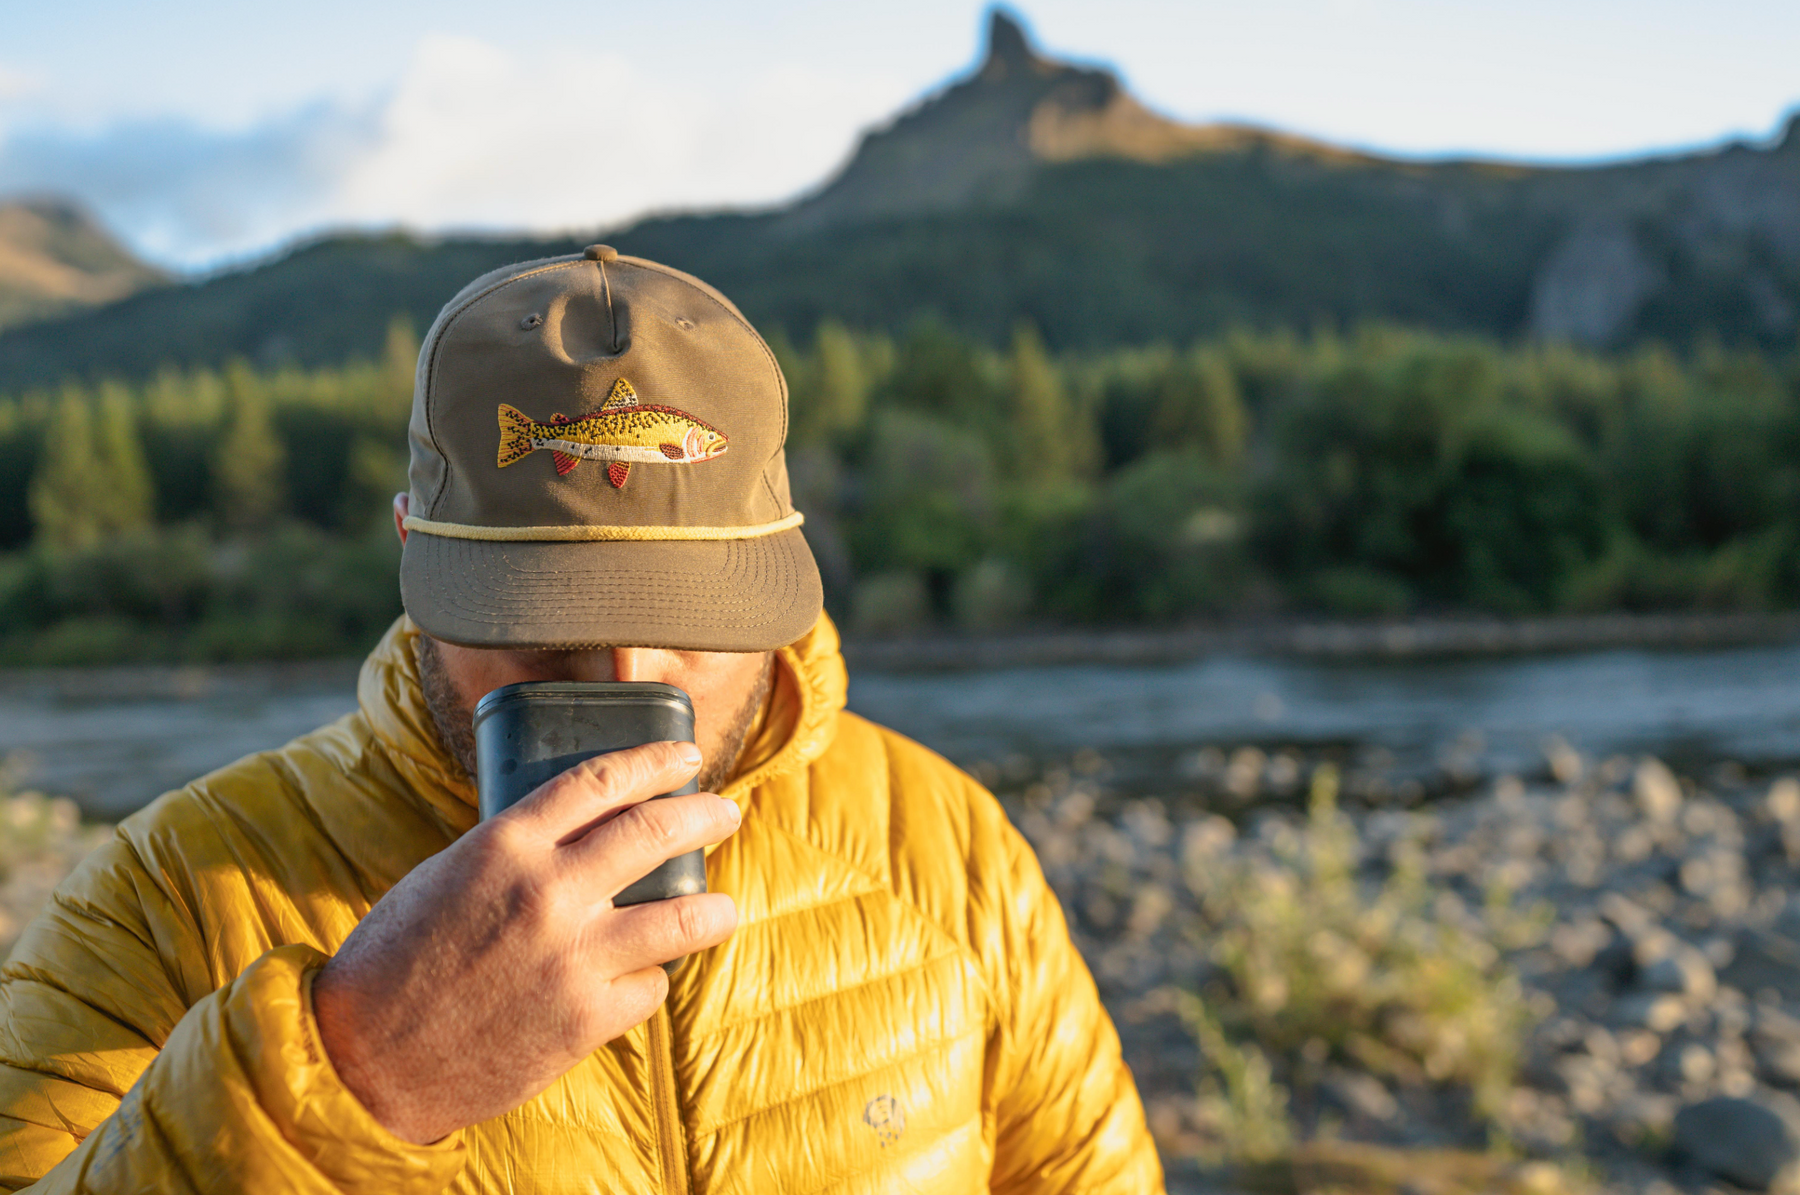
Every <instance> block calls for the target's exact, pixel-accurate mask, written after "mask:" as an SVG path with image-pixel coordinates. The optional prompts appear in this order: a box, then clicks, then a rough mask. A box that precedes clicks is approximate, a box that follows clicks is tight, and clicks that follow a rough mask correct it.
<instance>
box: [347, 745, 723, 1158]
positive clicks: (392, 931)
mask: <svg viewBox="0 0 1800 1195" xmlns="http://www.w3.org/2000/svg"><path fill="white" fill-rule="evenodd" d="M699 766H700V751H699V749H698V748H697V747H695V746H694V745H693V744H691V743H652V744H650V745H648V746H644V747H635V748H632V749H631V750H629V751H619V752H615V753H613V754H611V755H603V756H599V757H597V758H595V759H591V760H588V761H587V762H585V763H582V764H579V765H577V766H575V767H573V768H571V769H569V770H568V771H567V772H564V773H563V774H562V775H560V776H558V777H557V778H556V779H554V780H551V781H549V782H548V783H546V784H545V785H543V787H541V788H539V789H538V790H537V791H536V792H534V793H532V794H531V795H530V796H529V797H526V798H525V799H524V800H523V801H521V802H519V803H518V804H517V805H515V806H513V807H512V808H511V809H509V810H507V811H506V812H505V813H502V814H501V815H500V816H498V817H495V818H492V819H490V820H488V821H486V822H483V823H482V824H480V825H478V826H476V827H475V828H474V829H473V830H471V831H469V832H468V833H467V834H465V835H463V837H462V838H461V839H459V840H458V841H457V842H456V843H455V844H454V845H452V846H451V847H449V848H448V849H447V850H444V851H442V852H440V853H439V854H437V855H434V856H433V857H432V858H430V859H427V860H426V861H425V862H424V863H421V864H420V865H419V866H418V867H417V868H415V869H414V870H413V871H412V873H411V874H409V875H408V876H407V877H406V878H405V879H403V880H401V881H400V882H399V883H398V884H396V885H394V887H393V889H392V890H391V891H390V892H389V893H388V894H387V895H386V896H384V897H383V898H382V899H381V900H380V901H379V902H378V903H377V904H376V905H375V907H374V908H373V909H371V910H370V911H369V915H368V916H367V917H365V918H364V919H363V921H362V923H361V924H360V925H358V926H357V927H356V929H355V931H354V932H352V933H351V935H350V937H349V938H348V939H347V940H346V941H345V942H344V945H343V947H342V948H341V949H339V951H338V952H337V955H336V957H334V958H333V959H332V960H331V961H330V962H329V963H327V964H326V965H325V968H324V969H323V970H322V971H320V973H319V974H318V976H317V977H316V979H315V980H314V984H313V1007H314V1011H315V1013H316V1015H317V1017H318V1021H319V1032H320V1034H321V1035H322V1036H323V1038H324V1042H325V1051H326V1053H327V1054H328V1055H330V1057H331V1061H332V1065H333V1066H335V1067H336V1068H337V1071H338V1074H339V1075H340V1076H341V1077H342V1079H343V1081H344V1083H345V1084H346V1085H347V1086H348V1087H349V1088H350V1090H351V1092H352V1093H354V1094H355V1096H356V1097H357V1099H359V1100H361V1101H362V1103H363V1106H364V1107H366V1108H367V1109H368V1110H369V1111H370V1113H372V1114H373V1115H374V1116H375V1118H376V1119H377V1120H379V1121H380V1122H381V1123H382V1124H383V1125H385V1126H387V1128H388V1129H389V1130H391V1131H392V1132H393V1133H394V1134H395V1135H396V1136H399V1137H402V1138H405V1139H406V1140H408V1141H415V1142H418V1143H420V1144H424V1143H427V1142H431V1141H436V1140H439V1139H440V1138H442V1137H445V1136H447V1135H448V1134H450V1133H452V1132H454V1131H456V1130H457V1129H459V1128H462V1127H464V1126H465V1125H471V1124H475V1123H477V1122H478V1121H482V1120H487V1119H489V1118H490V1117H494V1116H499V1115H500V1114H502V1113H504V1112H509V1111H511V1110H512V1109H514V1108H516V1107H518V1106H519V1105H520V1104H522V1103H524V1102H525V1101H526V1100H528V1099H530V1098H531V1097H532V1096H534V1095H536V1094H537V1093H538V1092H540V1091H542V1090H543V1089H544V1088H546V1087H548V1086H549V1085H550V1084H551V1083H552V1082H554V1081H555V1080H556V1079H557V1078H558V1077H559V1076H560V1075H562V1074H564V1073H565V1072H567V1071H568V1070H569V1069H570V1068H571V1067H573V1066H574V1065H575V1064H576V1063H578V1062H580V1061H581V1060H582V1059H583V1058H585V1057H587V1056H588V1055H589V1054H591V1053H592V1052H593V1051H594V1050H596V1049H598V1048H599V1047H600V1046H602V1045H604V1044H605V1043H606V1042H608V1041H611V1040H612V1039H613V1038H615V1037H617V1036H619V1035H620V1034H622V1033H624V1032H626V1031H627V1030H629V1029H630V1028H632V1026H634V1025H637V1024H639V1023H640V1022H642V1021H643V1020H645V1019H646V1018H648V1017H649V1016H650V1015H651V1014H652V1013H653V1012H655V1011H656V1008H657V1006H658V1005H660V1004H661V1003H662V1001H663V998H664V997H665V996H666V995H667V994H668V990H669V981H668V977H667V976H666V975H665V974H664V973H663V970H662V967H661V966H660V965H659V964H661V963H664V962H667V961H668V960H670V959H674V958H680V957H681V956H682V955H685V954H692V953H694V952H695V951H698V950H704V949H706V948H707V947H709V946H714V945H717V944H718V943H719V942H722V941H724V940H725V939H726V938H727V937H729V936H730V935H731V931H732V930H733V929H735V928H736V926H737V906H736V905H735V904H734V903H733V902H732V900H731V898H730V897H729V896H725V895H723V894H722V893H706V894H703V895H700V896H683V897H677V898H675V899H673V900H659V901H652V902H650V903H648V904H641V905H632V906H630V907H627V908H622V909H621V908H614V907H613V904H612V898H613V897H614V895H616V894H617V893H618V892H619V891H620V890H621V889H623V888H625V887H626V886H627V885H629V884H630V883H632V882H633V881H634V880H637V879H639V878H640V877H642V876H644V875H647V874H649V872H650V871H651V870H652V869H653V868H655V867H656V866H657V865H658V864H660V863H662V862H663V861H664V860H666V859H669V858H671V857H673V856H675V855H680V854H683V853H685V852H687V851H691V850H695V849H697V848H699V847H703V846H707V845H709V844H711V843H715V842H718V841H720V840H721V839H723V838H726V837H727V836H729V835H730V834H731V833H732V832H733V831H734V830H736V829H737V825H738V811H737V806H736V805H734V804H732V803H731V802H730V801H727V800H725V799H723V798H722V797H717V796H714V795H712V794H711V793H695V794H694V795H692V796H686V797H669V798H667V799H665V800H660V801H651V800H648V798H650V797H653V796H655V795H656V794H658V793H666V792H668V791H669V790H670V789H675V788H680V787H681V786H682V785H683V784H685V783H686V782H687V781H688V779H689V778H690V777H692V776H693V775H694V773H695V771H696V770H698V768H699Z"/></svg>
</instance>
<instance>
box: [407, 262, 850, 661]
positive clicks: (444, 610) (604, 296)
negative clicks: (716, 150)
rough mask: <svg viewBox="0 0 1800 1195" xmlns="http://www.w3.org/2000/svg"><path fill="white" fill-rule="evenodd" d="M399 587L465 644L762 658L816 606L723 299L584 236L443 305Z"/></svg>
mask: <svg viewBox="0 0 1800 1195" xmlns="http://www.w3.org/2000/svg"><path fill="white" fill-rule="evenodd" d="M409 434H410V438H411V442H412V472H411V491H412V492H411V503H412V505H411V513H410V515H409V516H408V517H407V519H406V521H405V526H406V529H407V539H406V548H405V551H404V553H403V555H402V558H401V564H400V593H401V597H402V599H403V600H404V601H405V603H406V611H407V613H408V614H409V615H411V616H412V619H413V621H414V622H416V623H418V624H419V626H421V627H422V628H424V629H425V630H426V631H427V632H429V633H430V634H432V635H434V636H436V637H438V638H440V639H444V640H447V641H448V642H451V643H461V644H466V645H469V646H476V647H602V646H608V647H668V648H682V649H687V650H694V651H766V650H769V649H772V648H776V647H781V646H783V645H785V644H788V643H792V642H793V641H794V640H796V639H798V638H800V636H802V635H803V634H805V633H806V631H807V630H808V629H809V628H810V627H811V626H812V625H813V622H814V621H815V620H816V619H817V618H818V616H819V609H820V604H821V595H820V588H819V570H818V566H817V565H816V564H814V562H813V557H812V553H811V551H809V550H808V548H807V546H806V540H805V538H804V537H803V536H802V534H801V531H800V522H801V517H800V514H799V512H797V511H795V510H794V507H793V503H792V501H791V499H790V497H789V495H788V479H787V464H786V461H785V459H784V458H783V455H782V442H783V441H784V440H785V439H786V437H787V384H786V382H785V381H783V379H782V376H781V369H780V367H779V366H777V365H776V363H775V355H774V354H773V353H771V352H770V351H769V346H768V345H767V344H765V343H763V339H762V337H760V336H758V335H757V334H756V330H755V329H754V328H752V327H751V326H750V324H749V322H748V321H747V320H745V319H744V317H743V316H742V315H741V314H740V313H739V312H738V309H737V308H736V307H734V306H732V305H731V303H730V301H728V300H727V299H726V298H725V297H724V296H723V295H721V294H720V293H719V292H718V291H716V290H714V289H713V288H712V287H710V286H708V285H706V284H705V283H704V282H701V281H699V280H698V279H696V278H690V277H688V276H687V275H686V274H683V273H680V272H679V271H676V270H672V269H669V268H668V267H667V266H661V265H657V264H656V263H655V262H650V261H643V260H640V259H638V258H632V257H621V256H619V254H618V253H617V252H615V251H614V250H613V249H612V248H610V247H609V246H606V245H593V246H590V247H589V248H588V249H587V251H586V252H585V253H584V254H582V255H580V256H575V257H553V258H547V259H545V260H542V261H531V262H524V263H521V264H519V265H514V266H507V267H505V268H504V269H500V270H495V271H494V272H493V273H490V274H486V275H483V276H482V277H480V278H477V279H476V280H475V281H474V282H471V283H470V284H469V285H468V286H466V287H464V288H463V290H462V293H460V294H458V295H457V296H456V297H455V298H454V299H452V300H451V301H450V303H449V305H448V306H446V307H445V308H444V310H443V312H442V313H441V314H439V316H438V318H437V321H436V322H435V323H433V324H432V326H431V331H430V332H429V333H427V335H426V337H425V344H424V347H423V349H422V350H421V352H420V354H419V368H418V376H417V380H416V382H415V385H414V388H413V410H412V424H411V427H410V429H409Z"/></svg>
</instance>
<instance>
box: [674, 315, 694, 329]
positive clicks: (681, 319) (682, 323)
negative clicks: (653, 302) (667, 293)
mask: <svg viewBox="0 0 1800 1195" xmlns="http://www.w3.org/2000/svg"><path fill="white" fill-rule="evenodd" d="M675 326H676V327H677V328H680V329H681V330H682V331H683V332H692V331H693V330H694V321H693V320H691V319H689V318H688V317H687V316H685V315H678V316H676V317H675Z"/></svg>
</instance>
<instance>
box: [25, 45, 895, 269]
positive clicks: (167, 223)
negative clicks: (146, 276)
mask: <svg viewBox="0 0 1800 1195" xmlns="http://www.w3.org/2000/svg"><path fill="white" fill-rule="evenodd" d="M903 98H904V95H903V93H902V92H901V89H900V88H899V87H898V85H897V84H895V83H894V82H893V81H891V80H880V79H868V78H855V77H850V76H834V75H832V74H829V73H826V72H821V71H816V70H801V69H795V68H783V67H780V66H770V67H768V68H765V69H763V70H762V71H761V73H755V74H751V75H749V76H747V77H746V78H744V79H742V80H737V81H720V82H719V83H718V84H716V85H715V86H713V87H710V88H708V87H697V86H695V81H694V80H693V79H691V78H669V77H664V76H661V75H659V74H658V73H657V72H656V71H655V70H654V69H651V68H649V67H646V66H641V65H638V64H636V63H634V62H631V61H627V60H626V59H624V58H622V57H620V56H617V55H607V54H604V53H601V54H594V53H592V52H587V53H575V52H572V51H571V52H561V53H555V52H552V53H550V54H547V55H534V56H532V57H531V58H530V59H529V60H526V59H523V58H521V57H518V56H514V55H511V54H508V53H506V52H503V51H501V50H498V49H496V48H494V47H493V46H491V45H488V44H485V43H483V42H481V41H478V40H475V39H472V38H467V37H448V36H432V37H428V38H426V39H424V40H423V41H422V42H421V43H420V44H419V46H418V48H417V50H416V52H415V54H414V56H413V59H412V61H411V63H410V64H409V65H408V67H407V69H406V71H405V72H404V74H403V75H402V76H401V78H400V80H399V81H398V83H397V84H396V85H395V86H394V87H393V88H392V89H391V90H390V91H389V92H387V93H386V94H384V95H382V96H381V97H379V98H377V99H375V100H373V101H370V102H367V103H365V104H363V105H360V106H348V105H343V104H336V103H319V104H316V105H313V106H311V107H309V108H306V109H303V110H300V111H296V112H292V113H289V114H287V115H285V116H282V117H280V118H278V119H273V120H270V121H266V122H264V123H262V124H259V125H256V126H254V127H252V128H250V129H248V130H243V131H221V130H216V129H206V128H202V127H199V126H196V125H194V124H191V123H185V122H176V121H137V122H131V123H124V124H117V125H113V126H110V127H107V128H105V129H103V130H101V131H99V132H97V133H90V134H79V135H78V134H73V133H70V132H68V131H67V130H63V129H58V128H39V129H35V130H32V131H29V132H19V133H15V134H14V135H13V136H11V137H10V138H8V139H7V140H6V141H5V142H4V144H0V193H7V192H20V191H53V192H58V193H62V194H70V195H73V196H75V197H77V198H79V199H81V200H84V201H85V202H86V203H88V204H89V205H90V206H91V207H93V208H94V209H95V210H96V211H97V212H98V213H99V214H100V215H101V217H102V218H103V219H105V220H106V221H107V222H108V223H109V224H110V225H111V226H112V227H114V228H115V229H117V230H119V231H120V233H121V234H122V235H124V236H125V237H126V238H127V239H128V240H129V241H130V242H131V243H133V244H134V245H135V246H137V247H138V248H139V249H140V251H142V252H144V253H146V254H147V255H149V256H151V257H153V258H155V259H158V260H161V261H164V262H169V263H172V264H176V265H183V266H190V267H192V266H204V265H208V264H212V263H216V262H218V261H220V260H222V259H230V258H233V257H238V256H242V255H245V254H249V253H255V252H259V251H263V250H266V249H268V248H269V247H271V246H273V245H276V244H279V243H281V242H283V241H286V240H288V239H291V238H292V237H294V236H295V235H297V234H300V233H302V232H305V231H309V230H313V229H318V228H321V227H334V226H341V225H364V226H366V225H392V224H404V225H407V226H410V227H415V228H420V229H428V230H445V229H449V230H455V229H508V230H511V229H530V230H538V231H551V230H564V229H593V228H600V227H603V226H607V225H613V224H618V223H620V222H623V221H625V220H628V219H630V218H632V217H634V216H637V215H639V214H641V213H644V212H647V211H653V210H665V209H670V208H686V207H713V206H722V205H739V204H759V203H768V202H774V201H777V200H780V199H782V198H784V197H786V196H788V195H791V194H793V193H795V192H797V191H799V190H802V189H804V188H806V187H808V186H811V185H813V184H814V183H816V182H818V181H819V180H820V179H821V178H822V177H823V176H825V175H826V174H827V173H828V172H829V171H830V170H831V169H832V168H833V167H834V166H835V165H836V164H837V163H838V162H839V161H840V160H841V159H842V158H843V157H844V156H845V155H846V154H847V152H848V151H849V149H850V147H851V145H852V143H853V140H854V137H855V134H856V132H857V130H858V129H859V128H860V127H862V126H864V125H867V124H869V123H871V122H873V121H874V120H877V119H879V118H880V117H882V116H883V115H884V114H886V113H887V112H888V111H890V110H891V109H892V108H893V107H895V106H896V105H897V104H898V103H899V102H900V101H901V100H902V99H903Z"/></svg>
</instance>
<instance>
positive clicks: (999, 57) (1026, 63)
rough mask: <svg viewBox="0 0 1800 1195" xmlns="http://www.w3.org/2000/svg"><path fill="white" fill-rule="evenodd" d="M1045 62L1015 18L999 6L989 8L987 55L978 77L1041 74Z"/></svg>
mask: <svg viewBox="0 0 1800 1195" xmlns="http://www.w3.org/2000/svg"><path fill="white" fill-rule="evenodd" d="M1046 65H1048V64H1047V63H1046V62H1045V61H1044V60H1043V58H1041V57H1039V55H1038V52H1037V50H1035V49H1034V48H1033V47H1032V45H1031V37H1030V35H1029V34H1027V33H1026V32H1025V26H1024V25H1023V24H1021V23H1020V22H1019V20H1018V18H1017V17H1015V16H1013V14H1012V13H1010V12H1008V11H1007V10H1006V9H1004V8H1001V7H1000V6H998V5H996V6H994V7H993V8H991V9H989V10H988V27H987V56H986V57H985V58H984V59H983V60H982V63H981V69H980V70H978V71H977V72H976V75H977V76H978V77H979V78H981V79H984V80H987V81H990V82H993V81H998V80H1000V79H1004V78H1006V77H1007V76H1009V75H1021V74H1026V73H1041V72H1042V70H1043V68H1044V67H1045V66H1046Z"/></svg>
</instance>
